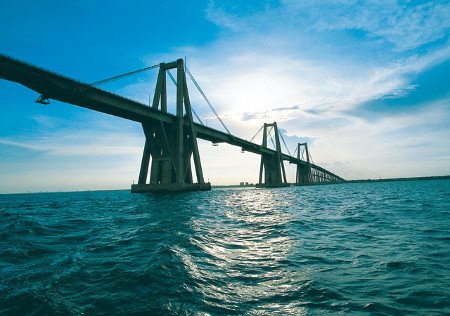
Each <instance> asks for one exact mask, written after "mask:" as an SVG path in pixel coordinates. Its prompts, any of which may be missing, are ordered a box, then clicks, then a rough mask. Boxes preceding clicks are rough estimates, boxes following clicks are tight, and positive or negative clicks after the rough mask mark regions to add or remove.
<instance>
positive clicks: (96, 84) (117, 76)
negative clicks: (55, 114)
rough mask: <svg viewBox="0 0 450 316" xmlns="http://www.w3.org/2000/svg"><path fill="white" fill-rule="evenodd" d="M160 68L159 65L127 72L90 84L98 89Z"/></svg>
mask: <svg viewBox="0 0 450 316" xmlns="http://www.w3.org/2000/svg"><path fill="white" fill-rule="evenodd" d="M158 67H159V64H158V65H153V66H149V67H145V68H142V69H138V70H134V71H130V72H127V73H124V74H120V75H116V76H113V77H110V78H106V79H103V80H99V81H95V82H92V83H91V84H90V86H93V87H96V86H99V85H102V84H105V83H108V82H111V81H115V80H118V79H121V78H125V77H128V76H132V75H136V74H138V73H141V72H144V71H148V70H151V69H155V68H158Z"/></svg>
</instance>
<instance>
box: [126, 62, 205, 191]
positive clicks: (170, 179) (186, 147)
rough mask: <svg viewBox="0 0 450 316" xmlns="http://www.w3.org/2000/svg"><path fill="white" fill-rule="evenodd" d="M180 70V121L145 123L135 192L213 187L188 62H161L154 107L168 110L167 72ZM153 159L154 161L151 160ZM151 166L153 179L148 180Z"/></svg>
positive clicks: (177, 87)
mask: <svg viewBox="0 0 450 316" xmlns="http://www.w3.org/2000/svg"><path fill="white" fill-rule="evenodd" d="M170 69H176V71H177V76H176V120H175V123H173V124H168V123H164V122H162V121H155V122H144V123H142V127H143V129H144V134H145V146H144V152H143V154H142V161H141V169H140V172H139V180H138V183H137V184H133V185H132V186H131V192H158V191H198V190H210V189H211V184H210V183H209V182H208V183H205V181H204V179H203V172H202V165H201V161H200V155H199V152H198V145H197V131H196V128H195V125H194V121H193V118H192V109H191V103H190V100H189V93H188V87H187V84H186V74H185V69H184V62H183V60H182V59H178V60H177V61H176V62H172V63H161V64H160V65H159V73H158V79H157V83H156V87H155V94H154V98H153V104H152V108H153V109H155V110H160V111H162V112H164V113H167V82H166V74H167V72H168V71H169V70H170ZM150 158H151V162H150ZM191 158H193V161H194V168H195V175H196V179H197V183H194V181H193V174H192V167H191ZM149 166H150V182H149V183H147V178H148V173H149Z"/></svg>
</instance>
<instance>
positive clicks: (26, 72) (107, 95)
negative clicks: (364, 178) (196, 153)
mask: <svg viewBox="0 0 450 316" xmlns="http://www.w3.org/2000/svg"><path fill="white" fill-rule="evenodd" d="M0 78H2V79H5V80H8V81H13V82H17V83H19V84H22V85H23V86H25V87H28V88H30V89H32V90H34V91H36V92H38V93H40V94H41V95H42V96H44V97H45V98H46V99H47V98H48V99H54V100H58V101H62V102H65V103H70V104H73V105H76V106H80V107H83V108H87V109H90V110H94V111H98V112H103V113H106V114H110V115H114V116H118V117H121V118H124V119H128V120H132V121H135V122H139V123H147V124H160V122H163V123H169V124H172V123H174V122H175V120H176V116H175V115H172V114H170V113H164V112H161V111H159V110H155V109H152V108H151V107H149V106H148V105H146V104H143V103H140V102H137V101H134V100H131V99H128V98H126V97H123V96H120V95H117V94H114V93H111V92H109V91H105V90H103V89H100V88H98V87H94V86H92V85H89V84H87V83H83V82H80V81H77V80H75V79H72V78H69V77H66V76H64V75H61V74H58V73H55V72H53V71H49V70H46V69H44V68H41V67H37V66H34V65H32V64H29V63H27V62H24V61H21V60H18V59H16V58H12V57H9V56H6V55H3V54H0ZM185 125H186V126H187V122H185ZM195 128H196V130H197V137H198V138H201V139H204V140H207V141H211V142H213V143H228V144H230V145H234V146H238V147H241V148H242V149H243V150H244V151H248V152H252V153H255V154H259V155H261V154H269V155H275V154H276V151H275V150H272V149H270V148H266V147H263V146H261V145H258V144H255V143H252V142H249V141H247V140H245V139H242V138H239V137H236V136H233V135H230V134H228V133H225V132H221V131H218V130H216V129H213V128H210V127H207V126H204V125H202V124H199V123H195ZM282 159H283V160H285V161H289V162H290V163H294V164H298V165H306V164H307V162H306V161H304V160H301V159H298V158H296V157H292V156H289V155H286V154H282ZM311 168H313V169H315V170H318V171H321V172H324V173H326V174H329V175H330V176H333V177H335V178H337V179H339V180H341V181H344V179H342V178H341V177H339V176H337V175H335V174H334V173H332V172H330V171H328V170H326V169H324V168H322V167H320V166H317V165H315V164H311Z"/></svg>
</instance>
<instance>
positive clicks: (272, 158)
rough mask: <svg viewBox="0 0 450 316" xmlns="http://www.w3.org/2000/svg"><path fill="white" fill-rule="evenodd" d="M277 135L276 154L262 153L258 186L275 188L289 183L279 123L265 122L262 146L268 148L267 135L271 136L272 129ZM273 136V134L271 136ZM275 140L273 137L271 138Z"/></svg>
mask: <svg viewBox="0 0 450 316" xmlns="http://www.w3.org/2000/svg"><path fill="white" fill-rule="evenodd" d="M269 128H271V130H273V131H274V135H275V143H274V144H273V145H274V146H275V154H274V155H273V154H264V153H262V154H261V164H260V167H259V182H258V184H257V185H256V187H258V188H262V187H266V188H275V187H287V186H289V183H288V182H287V180H286V171H285V170H284V164H283V159H282V158H281V145H280V137H279V134H278V127H277V123H276V122H273V123H272V124H267V123H264V131H263V141H262V146H263V147H266V148H267V137H268V136H270V132H271V130H269ZM270 137H271V136H270ZM271 140H272V142H273V139H271Z"/></svg>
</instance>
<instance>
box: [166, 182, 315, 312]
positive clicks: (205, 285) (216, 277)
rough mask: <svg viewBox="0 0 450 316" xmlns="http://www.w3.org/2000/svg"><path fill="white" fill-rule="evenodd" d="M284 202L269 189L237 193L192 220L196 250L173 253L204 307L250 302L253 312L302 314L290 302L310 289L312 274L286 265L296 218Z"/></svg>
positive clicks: (231, 306) (233, 307) (229, 307)
mask: <svg viewBox="0 0 450 316" xmlns="http://www.w3.org/2000/svg"><path fill="white" fill-rule="evenodd" d="M282 203H283V201H282V200H275V199H274V198H273V195H272V193H271V191H269V190H259V191H257V190H246V191H244V190H236V191H235V192H234V193H233V194H229V195H226V196H225V197H224V199H223V200H222V201H220V203H218V205H217V206H218V207H219V210H218V211H214V212H212V213H213V214H214V216H200V218H199V219H194V220H192V223H191V225H192V230H193V231H195V234H193V235H192V236H191V238H190V243H191V244H192V246H194V248H196V249H197V251H191V253H188V252H187V251H186V250H184V249H182V248H180V247H176V248H175V249H174V251H175V253H176V254H177V255H179V256H180V257H181V259H182V261H183V263H184V265H185V267H186V269H187V271H188V273H189V274H190V275H191V277H192V278H193V279H194V280H195V289H196V291H198V292H199V293H201V294H202V296H203V299H204V302H205V303H206V304H208V305H209V306H211V307H216V308H221V309H223V310H228V311H233V310H237V309H238V306H240V305H241V304H242V303H246V304H249V307H250V309H249V310H248V311H247V312H249V313H251V312H252V306H253V307H257V310H258V311H261V310H266V311H278V312H280V313H282V312H288V313H289V314H297V315H300V314H302V313H303V311H304V310H303V308H302V307H301V306H296V304H295V303H293V302H292V300H291V299H289V297H292V296H293V295H295V293H296V292H297V291H298V290H299V289H300V288H302V287H305V286H307V285H308V282H309V279H308V275H307V274H308V273H307V270H301V269H298V268H295V269H293V267H291V266H289V263H288V261H287V258H288V256H289V255H290V254H291V249H292V246H293V242H294V241H293V238H292V236H291V234H290V232H289V228H288V225H287V224H288V223H289V221H290V220H291V219H292V216H291V215H290V214H288V213H286V211H285V210H283V209H282V208H281V207H280V205H281V204H282ZM208 211H209V212H210V211H211V210H208ZM202 215H204V214H202ZM230 281H231V282H230ZM253 311H255V312H256V309H255V310H253Z"/></svg>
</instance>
